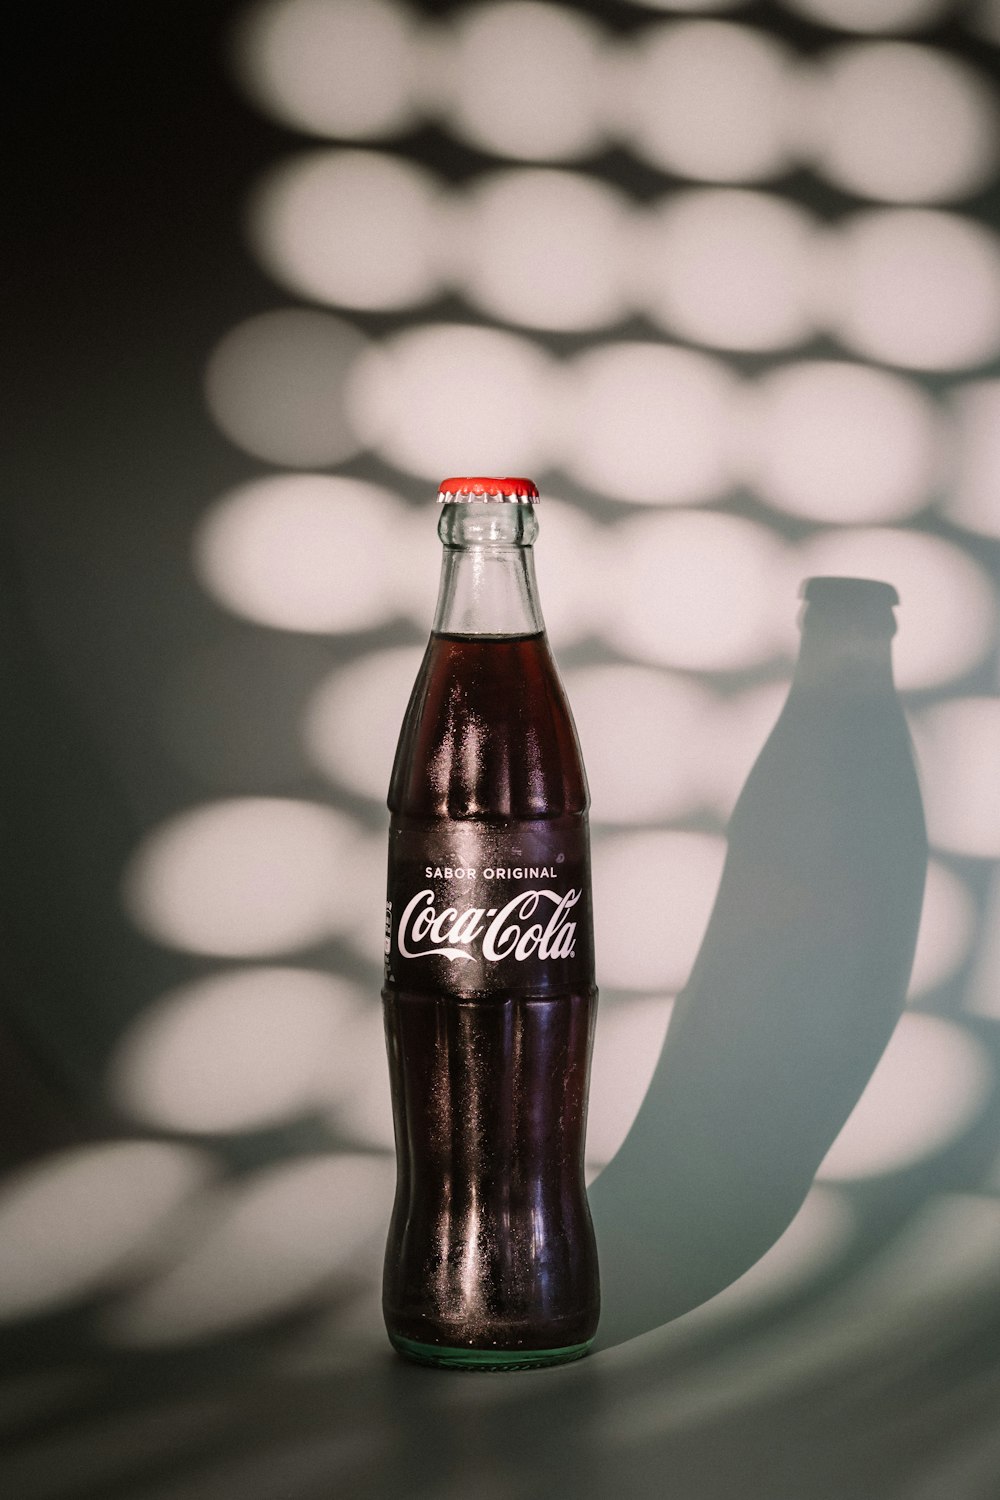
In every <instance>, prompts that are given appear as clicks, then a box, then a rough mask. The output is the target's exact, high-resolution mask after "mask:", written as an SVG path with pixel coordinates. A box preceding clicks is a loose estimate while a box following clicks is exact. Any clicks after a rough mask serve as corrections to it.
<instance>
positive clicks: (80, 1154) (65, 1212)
mask: <svg viewBox="0 0 1000 1500" xmlns="http://www.w3.org/2000/svg"><path fill="white" fill-rule="evenodd" d="M213 1171H214V1169H213V1164H212V1159H211V1157H209V1156H207V1155H205V1154H204V1153H202V1152H201V1151H197V1150H195V1149H193V1148H191V1147H186V1146H178V1145H173V1144H168V1143H166V1142H161V1141H111V1142H105V1143H101V1144H98V1145H90V1146H79V1147H76V1148H75V1149H73V1150H70V1151H64V1152H62V1153H60V1154H59V1155H57V1156H46V1157H42V1158H41V1159H40V1160H38V1161H34V1162H32V1163H31V1165H30V1166H27V1167H23V1168H21V1170H20V1171H17V1172H14V1173H13V1174H12V1175H11V1176H9V1177H8V1178H7V1179H6V1180H5V1181H4V1183H3V1184H2V1186H0V1242H2V1243H3V1246H4V1267H3V1276H2V1277H0V1317H3V1318H20V1317H27V1316H29V1315H31V1314H36V1313H39V1312H41V1311H43V1310H44V1309H46V1308H49V1307H55V1306H59V1305H61V1304H64V1303H67V1302H72V1301H74V1300H75V1299H76V1298H79V1297H84V1296H87V1295H89V1294H91V1293H94V1292H96V1291H98V1290H100V1289H101V1288H102V1287H104V1286H105V1285H107V1284H108V1283H110V1282H111V1281H114V1280H118V1279H120V1278H121V1277H123V1276H129V1275H131V1274H134V1273H135V1272H136V1271H137V1270H141V1269H142V1268H143V1267H145V1266H146V1265H148V1263H149V1262H150V1260H152V1259H155V1257H156V1255H157V1254H158V1253H160V1252H161V1251H162V1247H163V1244H164V1242H165V1239H166V1238H167V1237H168V1236H169V1233H170V1231H171V1228H172V1226H173V1225H174V1224H175V1223H176V1222H177V1219H178V1216H179V1215H180V1213H182V1212H183V1210H184V1209H186V1208H187V1207H188V1206H189V1205H190V1204H191V1203H192V1201H193V1200H194V1199H195V1198H196V1197H197V1194H198V1192H199V1190H201V1189H202V1188H203V1187H204V1185H205V1184H206V1182H207V1181H208V1180H209V1178H210V1177H211V1176H212V1175H213Z"/></svg>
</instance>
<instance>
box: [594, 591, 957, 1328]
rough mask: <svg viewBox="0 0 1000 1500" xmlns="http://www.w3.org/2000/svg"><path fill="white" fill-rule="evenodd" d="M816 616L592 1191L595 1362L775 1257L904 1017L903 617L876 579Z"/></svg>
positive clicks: (921, 841) (906, 743) (909, 892)
mask: <svg viewBox="0 0 1000 1500" xmlns="http://www.w3.org/2000/svg"><path fill="white" fill-rule="evenodd" d="M804 597H805V600H806V607H805V612H804V618H803V635H802V646H801V651H800V655H799V660H798V664H797V666H796V670H795V674H794V678H793V682H792V687H791V691H790V693H789V696H788V699H787V702H786V704H785V707H784V709H783V710H782V713H781V715H780V717H779V719H778V721H777V724H776V725H775V728H774V730H773V731H772V733H771V735H770V737H769V739H768V741H767V743H766V745H765V747H764V749H763V750H762V752H761V754H760V756H759V758H758V760H757V762H756V764H755V765H754V767H753V769H752V771H751V772H750V775H749V777H748V779H747V782H746V785H745V786H744V788H743V791H742V793H741V795H740V797H739V800H738V802H737V805H736V808H735V810H734V812H733V816H732V819H731V821H730V825H729V829H728V852H727V857H726V862H725V866H724V869H723V873H722V878H721V881H720V885H719V890H718V894H717V897H716V901H715V906H714V908H713V911H712V914H711V917H710V920H709V923H708V927H707V930H706V933H705V937H704V940H703V942H702V945H701V949H700V951H699V954H698V957H697V960H696V962H695V964H694V967H693V970H692V973H691V976H690V979H689V982H688V984H687V985H686V987H685V989H684V990H683V992H682V993H681V994H680V995H679V996H678V999H677V1001H676V1004H675V1007H674V1010H673V1014H672V1017H671V1021H670V1025H669V1028H668V1031H667V1036H666V1039H665V1041H664V1045H663V1049H662V1052H661V1055H660V1058H659V1061H658V1064H657V1067H656V1070H655V1072H654V1075H653V1079H652V1082H651V1084H650V1087H649V1090H648V1092H647V1095H646V1098H645V1100H644V1102H643V1104H642V1106H641V1108H640V1110H639V1114H638V1116H637V1118H636V1120H635V1122H634V1124H633V1126H632V1129H631V1131H630V1133H629V1135H628V1137H627V1139H626V1141H625V1143H624V1144H623V1146H622V1148H621V1150H620V1151H619V1153H618V1155H617V1156H616V1157H615V1158H614V1159H613V1161H612V1162H611V1163H610V1164H609V1166H608V1167H607V1168H606V1169H605V1171H604V1172H603V1173H602V1174H601V1175H600V1176H599V1177H598V1178H597V1180H596V1182H595V1183H594V1184H593V1186H592V1188H591V1190H590V1202H591V1211H592V1214H593V1218H594V1225H595V1230H596V1234H597V1242H598V1250H599V1257H600V1265H601V1286H602V1317H601V1326H600V1329H599V1331H598V1335H597V1344H596V1347H599V1348H600V1347H605V1348H607V1347H609V1346H612V1345H615V1344H619V1343H621V1342H622V1341H624V1340H626V1339H629V1338H632V1337H635V1336H636V1335H638V1334H642V1333H645V1332H648V1331H650V1330H652V1329H654V1328H657V1327H659V1326H660V1325H661V1324H663V1323H665V1322H667V1321H669V1320H670V1319H672V1318H675V1317H678V1316H679V1315H680V1314H682V1313H684V1312H687V1311H688V1310H690V1309H691V1308H694V1307H696V1306H698V1305H700V1304H701V1303H702V1302H704V1301H706V1300H707V1299H708V1298H710V1297H712V1296H714V1295H715V1294H716V1293H717V1292H719V1291H721V1290H723V1289H724V1288H725V1287H726V1286H728V1285H730V1284H731V1283H732V1282H733V1281H734V1280H735V1279H736V1278H737V1277H739V1276H740V1275H742V1273H743V1272H744V1271H746V1270H747V1269H748V1268H749V1267H750V1266H751V1265H753V1264H754V1262H755V1261H757V1260H758V1259H759V1258H760V1256H761V1255H763V1254H764V1252H765V1251H766V1250H767V1249H768V1248H769V1247H770V1246H771V1245H772V1244H774V1242H775V1241H776V1240H777V1239H778V1238H779V1236H780V1235H781V1234H782V1232H783V1231H784V1230H785V1229H786V1228H787V1227H788V1225H789V1224H790V1222H791V1220H792V1219H793V1217H794V1216H795V1214H796V1212H797V1210H798V1209H799V1207H800V1206H801V1204H802V1202H803V1199H804V1198H805V1195H806V1193H807V1192H808V1190H809V1187H810V1184H811V1182H812V1180H813V1177H814V1175H815V1173H816V1171H817V1169H818V1168H819V1166H820V1164H821V1163H822V1161H823V1158H824V1156H825V1155H826V1153H827V1151H828V1149H829V1147H830V1146H831V1144H832V1143H833V1141H834V1139H835V1138H836V1136H837V1135H838V1134H839V1132H840V1130H841V1128H842V1126H843V1125H844V1123H845V1121H846V1120H847V1118H848V1116H849V1115H850V1113H851V1111H852V1110H853V1108H854V1105H855V1104H856V1103H857V1100H858V1098H859V1097H860V1095H861V1093H862V1091H863V1090H864V1087H865V1084H866V1083H867V1082H868V1079H869V1078H870V1076H871V1074H872V1072H873V1071H874V1068H875V1066H876V1064H877V1062H878V1060H879V1058H880V1056H881V1054H882V1052H883V1050H884V1049H885V1046H886V1044H887V1042H888V1041H889V1038H890V1036H891V1035H892V1032H893V1029H894V1027H895V1025H896V1022H897V1020H898V1018H899V1016H900V1013H901V1011H902V1008H903V1005H904V1003H905V998H906V989H907V984H908V981H909V974H910V969H911V965H912V961H913V953H914V948H915V945H916V937H917V928H918V925H919V919H920V910H921V904H922V899H923V888H924V878H925V874H926V867H927V836H926V830H925V825H924V818H923V809H922V804H921V798H920V791H919V786H918V783H917V777H916V772H915V768H914V763H913V756H912V752H911V746H910V738H909V732H908V729H907V725H906V720H905V717H904V715H903V710H902V707H901V704H900V702H899V699H898V697H897V694H896V691H895V688H894V685H893V679H892V660H891V649H890V647H891V639H892V635H893V633H894V631H895V619H894V616H893V610H892V605H893V604H894V603H896V602H898V600H897V596H896V593H895V590H894V589H892V587H891V586H890V585H888V584H884V583H876V582H874V581H869V580H865V579H833V578H829V579H825V578H824V579H811V580H809V581H808V582H807V584H806V585H805V588H804ZM667 899H669V898H668V897H667Z"/></svg>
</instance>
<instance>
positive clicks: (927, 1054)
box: [819, 1011, 994, 1181]
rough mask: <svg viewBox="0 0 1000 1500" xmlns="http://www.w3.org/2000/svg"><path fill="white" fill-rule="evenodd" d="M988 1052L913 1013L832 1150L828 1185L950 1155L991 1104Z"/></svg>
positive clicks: (960, 1032) (939, 1021)
mask: <svg viewBox="0 0 1000 1500" xmlns="http://www.w3.org/2000/svg"><path fill="white" fill-rule="evenodd" d="M993 1081H994V1074H993V1067H992V1065H991V1062H990V1057H989V1053H988V1052H987V1051H986V1049H985V1048H984V1047H983V1046H982V1045H981V1043H979V1042H978V1041H976V1040H975V1038H974V1037H973V1036H972V1035H971V1034H970V1033H969V1032H967V1031H965V1030H964V1029H963V1028H962V1027H961V1026H958V1025H956V1024H955V1022H953V1021H946V1020H944V1019H943V1018H942V1017H941V1016H931V1015H925V1014H922V1013H921V1012H918V1011H908V1012H907V1013H906V1014H905V1015H904V1016H903V1017H902V1019H901V1020H900V1022H899V1024H898V1026H897V1027H896V1030H895V1032H894V1033H893V1036H892V1040H891V1041H890V1043H889V1045H888V1047H887V1048H886V1050H885V1052H884V1053H883V1055H882V1058H881V1061H880V1062H879V1064H878V1067H877V1068H876V1069H875V1072H874V1073H873V1074H872V1077H871V1080H870V1082H869V1083H868V1086H867V1087H866V1089H865V1091H864V1093H863V1094H862V1096H861V1098H860V1099H859V1101H858V1103H857V1105H856V1107H855V1109H854V1112H853V1113H852V1115H851V1117H850V1119H849V1120H848V1122H847V1124H846V1125H845V1126H844V1128H843V1130H842V1131H841V1133H840V1135H839V1136H838V1137H837V1139H836V1141H835V1142H834V1144H833V1145H832V1146H831V1148H830V1150H829V1152H828V1153H827V1155H826V1157H825V1159H824V1161H823V1165H822V1167H821V1168H820V1172H819V1175H820V1177H821V1179H823V1180H834V1181H837V1180H840V1181H843V1180H847V1179H856V1178H866V1177H877V1176H879V1175H881V1174H882V1173H886V1172H896V1171H900V1170H902V1169H903V1168H905V1167H909V1166H912V1165H913V1164H914V1163H915V1162H919V1161H922V1160H924V1159H925V1158H926V1157H929V1156H933V1155H936V1154H937V1153H939V1152H941V1151H943V1150H945V1149H946V1148H947V1147H948V1146H950V1145H951V1144H952V1143H953V1142H954V1141H955V1140H957V1139H958V1137H959V1136H960V1135H962V1134H963V1133H964V1131H966V1130H967V1129H968V1127H969V1125H970V1124H971V1123H972V1121H973V1120H975V1118H976V1117H977V1115H979V1114H980V1112H981V1111H982V1109H983V1108H984V1106H985V1105H986V1104H987V1102H988V1100H989V1097H990V1091H991V1089H992V1085H993Z"/></svg>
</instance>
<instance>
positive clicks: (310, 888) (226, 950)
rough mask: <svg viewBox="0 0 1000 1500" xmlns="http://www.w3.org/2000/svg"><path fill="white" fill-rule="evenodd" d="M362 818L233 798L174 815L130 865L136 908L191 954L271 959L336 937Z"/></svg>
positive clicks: (146, 924) (136, 914) (131, 900)
mask: <svg viewBox="0 0 1000 1500" xmlns="http://www.w3.org/2000/svg"><path fill="white" fill-rule="evenodd" d="M357 842H358V830H357V825H356V824H355V823H353V822H352V821H351V819H349V818H347V817H345V816H344V815H343V814H342V813H337V812H334V811H333V809H332V808H329V807H322V806H320V804H319V803H315V802H301V801H295V800H293V799H291V798H282V797H233V798H229V799H227V800H224V801H220V802H210V803H206V804H204V805H203V806H201V807H196V808H192V809H191V810H189V811H188V812H184V813H181V814H179V815H178V816H176V817H174V818H171V819H169V820H168V821H167V822H166V823H164V824H162V825H161V826H160V827H159V828H157V829H154V831H153V832H152V833H151V834H149V835H148V836H147V838H146V839H145V840H144V842H143V843H142V844H141V845H140V847H139V849H138V850H137V851H136V853H135V854H134V855H133V857H132V860H131V861H130V864H129V868H128V870H127V872H126V878H125V888H124V896H125V903H126V907H127V909H128V911H129V914H130V915H131V916H132V917H133V919H134V920H135V922H136V923H137V925H138V926H140V927H141V928H143V930H144V931H146V932H148V933H149V934H150V935H151V936H152V937H154V938H157V939H158V940H159V941H160V942H162V943H166V944H168V945H169V946H171V947H176V948H182V949H185V950H187V951H188V952H191V953H212V954H218V955H220V956H230V957H247V958H249V957H258V956H259V957H263V956H265V955H267V954H271V953H283V952H288V951H291V950H294V949H297V948H307V947H309V946H311V945H312V944H314V943H318V942H321V941H323V940H324V939H326V938H329V937H330V936H331V935H332V934H333V933H334V932H335V931H336V930H337V929H338V928H339V927H341V926H342V925H343V924H344V923H347V922H349V921H350V920H351V918H352V917H353V915H354V901H353V896H352V873H351V860H352V857H353V856H354V854H355V852H356V848H357Z"/></svg>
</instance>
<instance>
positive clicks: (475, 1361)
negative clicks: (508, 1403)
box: [389, 1333, 594, 1371]
mask: <svg viewBox="0 0 1000 1500" xmlns="http://www.w3.org/2000/svg"><path fill="white" fill-rule="evenodd" d="M389 1342H390V1343H391V1344H392V1347H393V1348H394V1349H395V1350H396V1351H397V1353H399V1354H402V1355H403V1357H404V1359H409V1360H413V1361H414V1362H415V1363H416V1364H418V1365H433V1366H434V1367H435V1368H436V1369H439V1370H483V1371H491V1370H492V1371H499V1370H538V1369H542V1368H544V1366H546V1365H564V1364H569V1363H570V1361H571V1360H574V1359H582V1358H583V1356H584V1355H585V1354H586V1353H587V1351H588V1350H589V1349H590V1346H591V1344H592V1343H593V1342H594V1341H593V1339H587V1340H586V1342H585V1343H582V1344H567V1345H566V1346H565V1347H564V1348H562V1349H463V1348H461V1347H450V1346H447V1345H444V1344H420V1343H418V1342H417V1341H416V1339H404V1338H403V1337H401V1335H399V1334H396V1333H390V1335H389Z"/></svg>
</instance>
